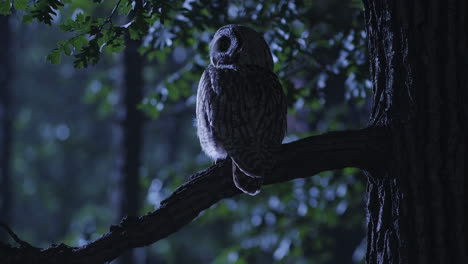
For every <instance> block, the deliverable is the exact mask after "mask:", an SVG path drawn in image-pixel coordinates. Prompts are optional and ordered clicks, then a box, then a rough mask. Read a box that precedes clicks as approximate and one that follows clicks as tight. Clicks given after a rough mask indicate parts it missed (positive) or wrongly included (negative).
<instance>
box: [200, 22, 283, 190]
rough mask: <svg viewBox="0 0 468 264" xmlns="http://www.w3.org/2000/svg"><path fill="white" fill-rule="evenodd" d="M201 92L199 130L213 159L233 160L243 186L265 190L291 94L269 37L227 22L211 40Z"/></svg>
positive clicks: (239, 185) (235, 177)
mask: <svg viewBox="0 0 468 264" xmlns="http://www.w3.org/2000/svg"><path fill="white" fill-rule="evenodd" d="M210 62H211V63H210V65H209V66H208V67H207V68H206V70H205V71H204V72H203V75H202V76H201V79H200V83H199V85H198V92H197V107H196V115H197V134H198V138H199V139H200V144H201V147H202V149H203V151H204V152H205V153H206V154H207V155H208V156H209V157H211V158H212V159H214V160H218V159H225V158H230V159H231V160H232V163H233V164H232V165H233V166H232V168H233V180H234V183H235V185H236V186H237V188H239V189H240V190H241V191H243V192H245V193H248V194H250V195H255V194H257V193H258V192H259V191H260V187H261V185H262V183H263V178H264V177H268V176H269V175H271V173H272V169H273V165H274V158H275V153H276V152H278V150H279V148H280V146H281V142H282V140H283V138H284V135H285V133H286V113H287V105H286V97H285V95H284V92H283V89H282V88H281V84H280V83H279V81H278V78H277V76H276V75H275V74H274V73H273V59H272V56H271V52H270V49H269V47H268V45H267V43H266V42H265V40H264V38H263V36H262V35H261V34H260V33H258V32H256V31H254V30H253V29H251V28H248V27H245V26H241V25H227V26H224V27H222V28H220V29H219V30H218V31H217V32H216V34H215V36H214V37H213V40H212V41H211V44H210Z"/></svg>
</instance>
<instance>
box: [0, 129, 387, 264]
mask: <svg viewBox="0 0 468 264" xmlns="http://www.w3.org/2000/svg"><path fill="white" fill-rule="evenodd" d="M388 138H389V136H388V132H387V131H385V130H382V129H380V128H367V129H363V130H356V131H341V132H331V133H326V134H323V135H319V136H312V137H308V138H305V139H301V140H298V141H295V142H292V143H288V144H284V145H283V146H282V150H281V153H280V157H279V161H278V162H277V164H276V166H275V170H274V175H271V177H267V178H266V179H265V184H266V185H267V184H276V183H280V182H286V181H290V180H293V179H297V178H304V177H308V176H312V175H314V174H316V173H319V172H322V171H327V170H333V169H341V168H345V167H357V168H361V169H366V170H372V169H375V168H378V167H379V166H382V165H383V164H385V160H386V159H387V157H388V149H389V146H390V143H389V140H388ZM231 173H232V168H231V162H230V161H229V160H223V161H221V162H219V163H217V164H216V165H213V166H211V167H209V168H207V169H205V170H203V171H200V172H198V173H196V174H194V175H192V176H191V177H190V178H189V180H188V181H187V182H185V183H184V184H183V185H182V186H180V187H179V188H177V189H176V190H175V191H174V192H173V193H172V194H171V195H170V196H169V198H167V199H166V200H164V201H163V202H162V203H161V206H160V207H159V208H158V209H157V210H155V211H153V212H151V213H149V214H147V215H144V216H141V217H139V218H136V217H127V218H125V219H123V220H122V222H121V223H120V224H119V225H115V226H111V227H110V232H109V233H107V234H104V235H103V236H102V237H100V238H98V239H97V240H95V241H94V242H91V243H89V244H87V245H84V246H82V247H69V246H67V245H64V244H60V245H52V246H51V247H50V248H47V249H37V248H30V247H24V246H23V247H13V246H11V245H5V244H1V243H0V263H6V264H10V263H104V262H106V261H111V260H113V259H115V258H117V257H118V256H119V255H121V254H122V252H124V251H125V250H127V249H130V248H136V247H143V246H147V245H149V244H152V243H154V242H156V241H158V240H161V239H163V238H165V237H167V236H169V235H170V234H172V233H175V232H177V231H178V230H179V229H180V228H182V227H184V226H185V225H187V224H188V223H190V222H191V221H192V220H193V219H194V218H195V217H197V216H198V215H199V214H200V212H202V211H203V210H205V209H207V208H209V207H210V206H212V205H214V204H215V203H217V202H218V201H220V200H222V199H224V198H228V197H232V196H234V195H237V194H240V193H241V192H240V191H239V190H238V189H236V187H235V186H234V184H233V182H232V176H231Z"/></svg>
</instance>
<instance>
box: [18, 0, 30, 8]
mask: <svg viewBox="0 0 468 264" xmlns="http://www.w3.org/2000/svg"><path fill="white" fill-rule="evenodd" d="M14 5H15V9H16V10H25V9H26V8H28V6H29V0H15V2H14Z"/></svg>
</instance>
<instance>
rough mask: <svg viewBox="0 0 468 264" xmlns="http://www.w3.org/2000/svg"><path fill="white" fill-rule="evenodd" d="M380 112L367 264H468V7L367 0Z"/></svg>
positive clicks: (376, 111) (375, 118) (374, 119)
mask: <svg viewBox="0 0 468 264" xmlns="http://www.w3.org/2000/svg"><path fill="white" fill-rule="evenodd" d="M364 4H365V19H366V28H367V33H368V40H369V52H370V64H371V75H372V80H373V85H374V96H375V97H374V100H375V101H374V106H373V109H372V116H371V124H372V125H375V126H385V127H388V128H390V129H391V131H392V134H393V143H394V144H393V146H394V149H393V159H392V160H389V161H388V167H386V168H381V169H380V170H376V171H370V172H369V183H368V190H367V191H368V252H367V263H411V264H413V263H421V264H426V263H468V258H467V252H468V250H467V245H468V244H467V237H468V232H467V225H468V216H467V206H468V181H467V179H466V177H467V174H468V168H467V165H466V164H468V153H467V152H468V104H467V103H466V102H467V101H468V38H467V37H468V2H467V1H456V0H449V1H436V0H433V1H423V0H416V1H406V0H397V1H391V0H364Z"/></svg>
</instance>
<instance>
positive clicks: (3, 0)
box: [0, 0, 11, 15]
mask: <svg viewBox="0 0 468 264" xmlns="http://www.w3.org/2000/svg"><path fill="white" fill-rule="evenodd" d="M10 8H11V0H0V14H1V15H9V14H10Z"/></svg>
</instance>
